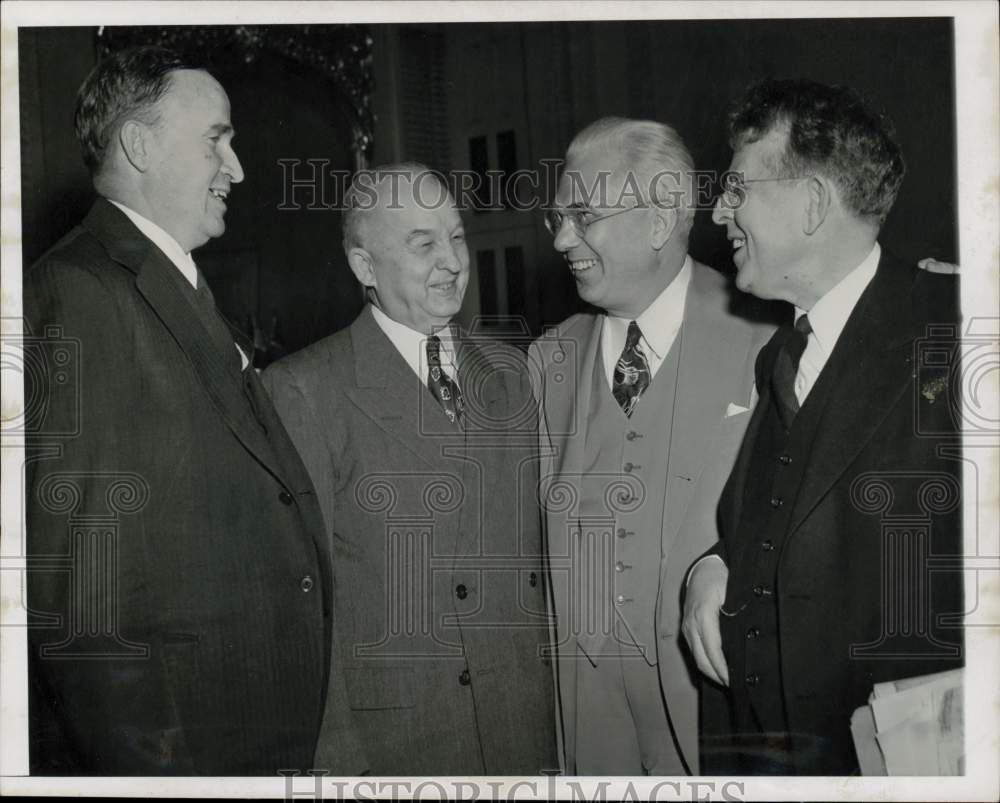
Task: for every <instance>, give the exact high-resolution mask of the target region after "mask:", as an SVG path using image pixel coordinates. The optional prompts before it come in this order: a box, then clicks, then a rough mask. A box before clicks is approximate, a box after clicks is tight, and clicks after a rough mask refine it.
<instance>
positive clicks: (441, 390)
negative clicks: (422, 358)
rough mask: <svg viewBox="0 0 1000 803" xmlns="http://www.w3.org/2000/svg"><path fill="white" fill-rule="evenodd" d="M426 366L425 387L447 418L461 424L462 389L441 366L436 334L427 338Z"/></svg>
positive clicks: (463, 407) (463, 405)
mask: <svg viewBox="0 0 1000 803" xmlns="http://www.w3.org/2000/svg"><path fill="white" fill-rule="evenodd" d="M427 368H428V371H427V373H428V376H427V387H428V388H429V389H430V392H431V394H432V395H433V396H434V398H435V399H437V400H438V404H440V405H441V408H442V409H443V410H444V414H445V415H446V416H448V420H449V421H451V423H453V424H455V425H456V426H459V427H460V426H462V413H463V411H464V410H465V402H464V400H463V399H462V391H461V390H459V389H458V385H457V384H456V383H455V381H454V380H453V379H452V378H451V377H450V376H448V374H446V373H445V371H444V369H443V368H442V367H441V339H440V338H439V337H438V336H437V335H431V336H430V337H428V338H427Z"/></svg>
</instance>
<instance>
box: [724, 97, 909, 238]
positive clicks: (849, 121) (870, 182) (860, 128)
mask: <svg viewBox="0 0 1000 803" xmlns="http://www.w3.org/2000/svg"><path fill="white" fill-rule="evenodd" d="M783 127H787V130H788V144H787V146H786V148H785V153H784V155H783V157H782V159H781V162H780V163H779V164H777V165H775V168H776V169H777V170H779V171H780V173H781V176H776V177H794V176H802V175H808V174H810V173H820V174H822V175H824V176H826V177H827V178H828V179H830V180H831V181H833V182H834V183H835V184H836V185H837V187H838V189H839V190H840V192H841V195H842V197H843V200H844V203H845V204H846V205H847V207H848V208H849V209H851V210H852V211H853V212H854V213H855V214H856V215H857V216H859V217H861V218H868V219H871V220H874V221H877V223H878V225H881V224H882V223H883V222H884V221H885V218H886V216H887V215H888V214H889V210H890V209H892V205H893V203H894V202H895V200H896V195H897V193H898V192H899V186H900V184H902V182H903V176H904V174H905V173H906V165H905V164H904V162H903V155H902V153H901V152H900V150H899V146H898V145H897V144H896V140H895V128H894V126H893V125H892V122H891V121H890V120H889V119H888V118H887V117H886V116H885V115H884V114H881V113H880V112H878V111H876V110H875V109H873V108H872V106H871V105H870V104H869V103H868V101H867V100H866V99H865V98H864V97H863V96H862V95H861V94H860V93H859V92H857V91H856V90H854V89H851V88H849V87H844V86H827V85H825V84H820V83H816V82H815V81H803V80H784V81H763V82H761V83H758V84H755V85H754V86H751V87H750V88H749V89H748V90H747V92H746V94H745V95H744V96H743V98H742V99H741V100H740V101H739V102H738V103H737V105H736V106H735V107H734V108H733V110H732V111H731V112H730V115H729V144H730V145H731V146H732V148H733V149H734V150H735V149H737V148H738V147H740V146H741V145H744V144H747V143H751V142H756V141H757V140H759V139H761V138H762V137H764V136H766V135H767V134H768V133H769V132H770V131H772V130H774V129H775V128H783Z"/></svg>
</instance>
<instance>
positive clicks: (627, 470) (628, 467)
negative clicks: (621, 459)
mask: <svg viewBox="0 0 1000 803" xmlns="http://www.w3.org/2000/svg"><path fill="white" fill-rule="evenodd" d="M622 468H624V469H625V473H626V474H631V473H632V469H633V468H635V466H634V465H632V463H626V464H625V465H624V466H622Z"/></svg>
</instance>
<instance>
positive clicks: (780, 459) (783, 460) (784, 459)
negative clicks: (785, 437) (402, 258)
mask: <svg viewBox="0 0 1000 803" xmlns="http://www.w3.org/2000/svg"><path fill="white" fill-rule="evenodd" d="M778 462H779V463H781V465H783V466H787V465H788V464H789V463H791V462H792V458H790V457H789V456H788V455H787V454H783V455H781V456H780V457H778Z"/></svg>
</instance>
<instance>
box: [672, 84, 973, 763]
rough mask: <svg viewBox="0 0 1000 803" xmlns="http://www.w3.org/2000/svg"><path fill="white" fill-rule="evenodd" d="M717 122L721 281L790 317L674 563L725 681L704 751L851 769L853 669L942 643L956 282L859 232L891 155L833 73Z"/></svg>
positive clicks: (894, 178)
mask: <svg viewBox="0 0 1000 803" xmlns="http://www.w3.org/2000/svg"><path fill="white" fill-rule="evenodd" d="M730 141H731V144H732V146H733V148H734V151H735V152H734V155H733V160H732V165H731V172H732V174H733V175H735V176H736V177H737V178H736V179H734V181H733V182H732V183H731V184H730V185H729V187H728V188H727V192H726V193H725V194H724V195H723V197H722V198H721V199H720V200H719V202H718V204H717V206H716V210H715V213H714V220H715V222H716V223H717V224H719V225H720V226H724V227H725V229H726V233H727V236H728V238H729V240H730V241H731V242H732V245H733V260H734V262H735V263H736V268H737V279H736V283H737V285H738V286H739V287H740V288H741V289H743V290H747V291H749V292H751V293H753V294H754V295H757V296H759V297H761V298H768V299H783V300H785V301H788V302H790V303H791V304H793V305H794V306H795V323H794V325H792V324H788V325H786V326H783V327H782V328H781V329H779V331H778V332H777V333H776V334H775V335H774V337H773V338H772V339H771V341H770V342H769V343H768V344H767V346H766V347H765V348H764V349H763V351H762V352H761V354H760V357H759V359H758V360H757V365H756V386H757V389H758V391H759V394H760V401H759V403H758V404H757V406H756V409H755V411H754V413H753V416H752V419H751V421H750V423H749V425H748V429H747V433H746V438H745V441H744V443H743V446H742V448H741V450H740V453H739V457H738V458H737V461H736V465H735V467H734V469H733V472H732V475H731V476H730V478H729V480H728V483H727V485H726V489H725V492H724V494H723V497H722V500H721V502H720V506H719V522H720V524H719V526H720V530H721V533H722V539H721V541H720V542H719V543H718V544H717V545H716V546H715V547H713V548H712V550H711V552H710V554H709V556H707V557H706V558H705V559H703V560H701V561H699V562H698V563H697V564H696V565H695V566H694V568H693V569H692V571H691V579H690V583H689V588H688V593H687V598H686V602H685V617H684V633H685V636H686V638H687V640H688V641H689V642H690V644H691V647H692V651H693V653H694V655H695V658H696V660H697V663H698V666H699V668H700V669H701V670H702V671H703V672H704V673H705V675H706V676H707V677H708V678H710V679H711V680H712V681H714V682H715V684H717V685H715V686H714V689H715V690H719V689H722V687H728V700H727V699H725V698H724V697H723V696H722V695H721V694H719V693H713V691H712V688H709V689H706V697H705V702H706V723H707V724H708V727H709V728H710V729H711V730H712V731H717V733H716V734H715V736H714V737H710V738H708V739H706V748H708V749H712V750H713V751H714V752H715V754H716V756H717V757H718V758H719V759H721V761H720V763H718V765H717V766H716V767H714V768H715V769H717V770H718V771H719V772H733V773H737V774H740V773H747V774H749V773H760V774H763V773H769V774H819V775H842V774H852V773H856V772H857V769H858V761H857V759H856V757H855V753H854V747H853V743H852V738H851V715H852V712H853V711H854V710H855V709H856V708H857V707H859V706H862V705H864V704H866V702H867V701H868V696H869V694H871V692H872V685H873V683H878V682H882V681H894V680H899V679H901V678H908V677H912V676H915V675H921V674H926V673H931V672H938V671H942V670H945V669H950V668H953V667H955V666H958V665H960V664H961V662H962V658H961V656H962V636H961V630H960V629H959V626H958V623H957V622H956V621H953V623H952V624H951V627H949V626H948V623H947V622H946V620H945V617H946V616H948V615H950V616H951V617H952V619H953V620H957V618H958V617H959V616H960V614H961V612H962V611H963V606H962V578H961V572H960V568H961V551H962V537H961V518H960V515H961V514H960V504H959V502H960V500H961V491H960V485H959V479H960V469H959V465H960V462H959V460H960V454H961V442H960V438H959V435H958V433H957V431H956V423H955V421H954V418H953V411H952V408H953V405H954V404H955V399H954V398H952V391H951V387H952V380H951V376H950V373H949V369H950V368H951V367H952V366H951V361H954V360H955V359H957V356H956V349H955V343H956V338H957V335H958V331H957V323H958V307H957V302H958V297H957V280H956V277H955V276H953V275H948V274H947V273H941V272H938V271H936V270H935V269H933V268H932V269H930V270H918V269H917V268H916V266H911V265H908V264H905V263H903V262H901V261H900V260H898V259H896V258H895V257H893V256H892V255H891V254H889V253H888V251H887V250H883V249H882V248H881V247H880V246H879V243H878V241H877V237H878V234H879V230H880V227H881V225H882V223H883V222H884V221H885V218H886V216H887V215H888V213H889V211H890V209H891V208H892V205H893V202H894V201H895V198H896V194H897V192H898V190H899V187H900V184H901V183H902V180H903V173H904V166H903V159H902V155H901V153H900V150H899V148H898V146H897V145H896V142H895V141H894V138H893V132H892V127H891V124H889V123H888V121H886V120H885V119H884V118H883V117H881V116H880V115H878V114H876V113H875V112H873V111H872V110H871V109H870V108H869V107H868V106H867V105H866V104H865V103H864V101H863V100H862V99H861V98H860V97H859V96H858V95H857V94H856V93H855V92H853V91H852V90H849V89H846V88H842V87H827V86H823V85H821V84H815V83H812V82H806V81H775V82H767V83H763V84H760V85H758V86H756V87H753V88H751V89H750V90H749V92H748V93H747V95H746V97H745V98H744V99H743V101H742V103H741V104H740V105H738V106H737V107H736V109H735V110H734V112H733V114H732V116H731V117H730ZM928 341H933V342H932V343H931V345H933V346H934V349H933V353H931V352H930V351H928V350H927V349H926V348H925V347H924V346H923V345H922V343H926V342H928ZM925 356H926V357H937V358H938V359H936V360H934V359H925V358H924V357H925ZM942 356H943V359H941V357H942ZM932 564H933V566H932ZM932 569H934V570H932ZM727 702H728V703H730V704H731V708H730V707H728V706H727V705H726V703H727Z"/></svg>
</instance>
